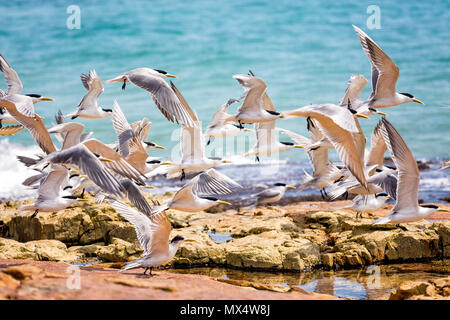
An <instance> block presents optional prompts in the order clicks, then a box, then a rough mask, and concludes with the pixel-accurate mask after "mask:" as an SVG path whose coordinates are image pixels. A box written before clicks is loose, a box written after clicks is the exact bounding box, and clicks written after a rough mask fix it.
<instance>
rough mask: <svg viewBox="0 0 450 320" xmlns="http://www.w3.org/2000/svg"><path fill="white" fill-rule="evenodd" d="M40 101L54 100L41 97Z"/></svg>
mask: <svg viewBox="0 0 450 320" xmlns="http://www.w3.org/2000/svg"><path fill="white" fill-rule="evenodd" d="M41 101H55V100H54V99H52V98H47V97H42V98H41Z"/></svg>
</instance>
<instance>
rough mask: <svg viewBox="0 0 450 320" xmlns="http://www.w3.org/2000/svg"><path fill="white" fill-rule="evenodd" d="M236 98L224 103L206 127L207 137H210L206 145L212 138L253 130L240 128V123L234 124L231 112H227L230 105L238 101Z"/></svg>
mask: <svg viewBox="0 0 450 320" xmlns="http://www.w3.org/2000/svg"><path fill="white" fill-rule="evenodd" d="M238 101H239V100H236V99H229V100H228V101H227V103H225V104H223V105H222V106H221V107H220V108H219V109H217V111H216V113H215V114H214V117H213V118H212V120H211V123H210V124H209V125H208V126H207V127H206V130H205V139H208V142H207V143H206V145H209V144H210V143H211V139H215V138H225V137H230V136H235V135H237V134H239V133H240V132H241V131H244V132H251V131H252V130H250V129H247V128H243V129H242V128H240V127H239V126H238V125H235V124H233V122H234V121H233V120H228V119H230V116H231V115H230V114H228V113H227V109H228V107H229V106H230V105H231V104H233V103H235V102H238Z"/></svg>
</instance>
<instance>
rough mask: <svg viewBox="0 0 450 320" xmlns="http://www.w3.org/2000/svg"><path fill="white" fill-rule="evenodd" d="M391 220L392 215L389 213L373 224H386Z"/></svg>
mask: <svg viewBox="0 0 450 320" xmlns="http://www.w3.org/2000/svg"><path fill="white" fill-rule="evenodd" d="M390 221H391V217H390V216H389V215H387V216H386V217H383V218H378V219H376V220H375V221H374V222H373V224H374V225H376V224H386V223H389V222H390Z"/></svg>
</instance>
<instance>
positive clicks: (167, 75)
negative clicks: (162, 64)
mask: <svg viewBox="0 0 450 320" xmlns="http://www.w3.org/2000/svg"><path fill="white" fill-rule="evenodd" d="M166 77H169V78H176V77H177V76H174V75H173V74H170V73H167V74H166Z"/></svg>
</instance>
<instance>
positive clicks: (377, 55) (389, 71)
mask: <svg viewBox="0 0 450 320" xmlns="http://www.w3.org/2000/svg"><path fill="white" fill-rule="evenodd" d="M353 28H354V29H355V31H356V33H357V34H358V38H359V41H360V42H361V46H362V48H363V50H364V51H365V52H366V54H367V56H368V57H369V60H370V63H371V64H372V86H373V87H372V90H373V92H372V95H371V97H372V98H374V99H377V98H381V97H386V96H393V95H395V93H396V91H395V84H396V83H397V79H398V77H399V75H400V71H399V70H398V67H397V66H396V65H395V63H394V62H393V61H392V60H391V59H390V58H389V57H388V55H387V54H386V53H384V51H383V50H381V48H380V47H379V46H378V45H377V44H376V43H375V41H373V40H372V39H371V38H370V37H369V36H368V35H367V34H366V33H365V32H364V31H362V30H361V29H359V28H358V27H356V26H353ZM374 71H375V72H374ZM374 85H375V86H374Z"/></svg>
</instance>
